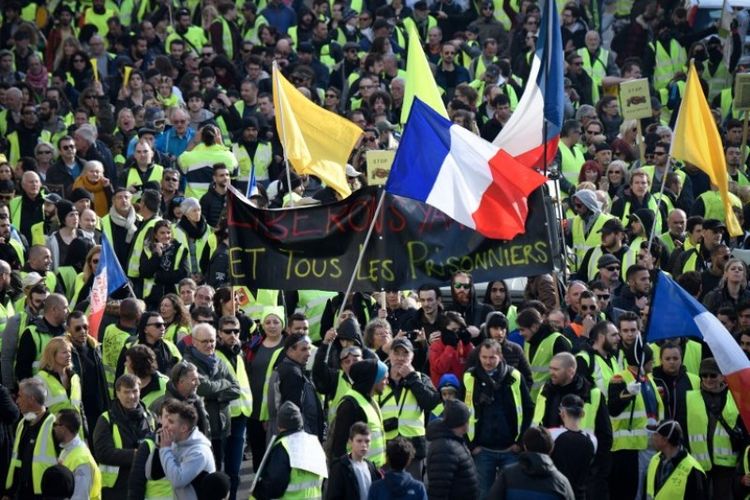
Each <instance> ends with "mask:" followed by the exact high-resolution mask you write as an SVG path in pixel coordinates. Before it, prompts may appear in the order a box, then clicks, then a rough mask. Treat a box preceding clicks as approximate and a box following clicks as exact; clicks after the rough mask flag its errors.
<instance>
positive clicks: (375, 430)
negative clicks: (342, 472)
mask: <svg viewBox="0 0 750 500" xmlns="http://www.w3.org/2000/svg"><path fill="white" fill-rule="evenodd" d="M345 397H351V398H352V399H353V400H354V401H355V402H356V403H357V405H358V406H359V407H360V408H361V409H362V411H363V412H364V413H365V416H366V417H367V427H369V429H370V449H369V450H368V451H367V458H368V459H370V461H371V462H372V463H373V464H375V467H382V466H383V465H385V435H384V433H383V416H382V415H381V413H380V407H379V406H378V405H377V404H375V402H374V401H373V402H370V401H368V400H367V399H365V397H364V396H362V394H360V393H359V392H357V391H355V390H354V389H350V390H349V391H347V393H346V396H345ZM347 448H348V446H347ZM347 451H349V450H347Z"/></svg>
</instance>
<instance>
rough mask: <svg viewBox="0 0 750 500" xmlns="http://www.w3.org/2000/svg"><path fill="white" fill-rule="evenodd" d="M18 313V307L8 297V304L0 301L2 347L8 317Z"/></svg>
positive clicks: (0, 339) (0, 345) (0, 344)
mask: <svg viewBox="0 0 750 500" xmlns="http://www.w3.org/2000/svg"><path fill="white" fill-rule="evenodd" d="M15 315H16V309H15V308H14V307H13V301H12V300H10V299H8V303H7V304H3V303H2V302H0V348H1V347H2V345H3V340H2V333H3V332H4V331H5V326H6V325H7V324H8V318H11V317H13V316H15Z"/></svg>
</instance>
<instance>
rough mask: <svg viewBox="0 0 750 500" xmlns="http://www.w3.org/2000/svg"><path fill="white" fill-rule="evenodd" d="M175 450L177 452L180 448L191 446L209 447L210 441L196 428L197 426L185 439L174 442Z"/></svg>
mask: <svg viewBox="0 0 750 500" xmlns="http://www.w3.org/2000/svg"><path fill="white" fill-rule="evenodd" d="M174 446H175V451H177V452H179V451H180V450H185V449H188V448H193V447H195V446H205V447H206V448H209V449H210V448H211V441H209V440H208V438H207V437H206V436H204V435H203V433H202V432H201V431H199V430H198V427H196V428H195V429H193V432H191V433H190V435H189V436H188V438H187V439H186V440H185V441H180V442H179V443H175V444H174Z"/></svg>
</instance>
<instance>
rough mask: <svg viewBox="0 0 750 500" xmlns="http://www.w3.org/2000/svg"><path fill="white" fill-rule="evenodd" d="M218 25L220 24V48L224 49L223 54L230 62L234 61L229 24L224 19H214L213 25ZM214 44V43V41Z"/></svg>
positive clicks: (232, 41)
mask: <svg viewBox="0 0 750 500" xmlns="http://www.w3.org/2000/svg"><path fill="white" fill-rule="evenodd" d="M216 23H220V24H221V46H222V47H223V48H224V52H225V53H226V55H227V58H229V60H230V61H231V60H232V59H234V40H233V38H232V28H231V27H230V26H229V23H228V22H227V20H226V19H224V18H223V17H221V16H219V17H218V19H216V20H215V21H214V22H213V24H216ZM214 43H216V42H215V41H214Z"/></svg>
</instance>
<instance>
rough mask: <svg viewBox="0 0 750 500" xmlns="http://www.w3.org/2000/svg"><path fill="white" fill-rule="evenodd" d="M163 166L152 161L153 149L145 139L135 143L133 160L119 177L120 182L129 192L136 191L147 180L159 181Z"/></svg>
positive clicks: (162, 173)
mask: <svg viewBox="0 0 750 500" xmlns="http://www.w3.org/2000/svg"><path fill="white" fill-rule="evenodd" d="M163 175H164V167H163V166H161V165H156V164H155V163H154V150H153V148H152V147H151V144H149V142H148V141H146V140H145V139H140V140H139V141H138V143H137V144H136V145H135V152H134V154H133V161H132V163H130V165H129V166H128V168H127V169H126V170H125V172H123V174H122V176H121V177H120V184H121V185H123V186H125V187H126V188H127V189H128V190H129V191H130V192H131V193H134V194H135V193H137V192H138V191H140V190H141V189H142V188H143V185H144V184H145V183H146V182H149V181H156V182H159V181H161V178H162V176H163Z"/></svg>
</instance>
